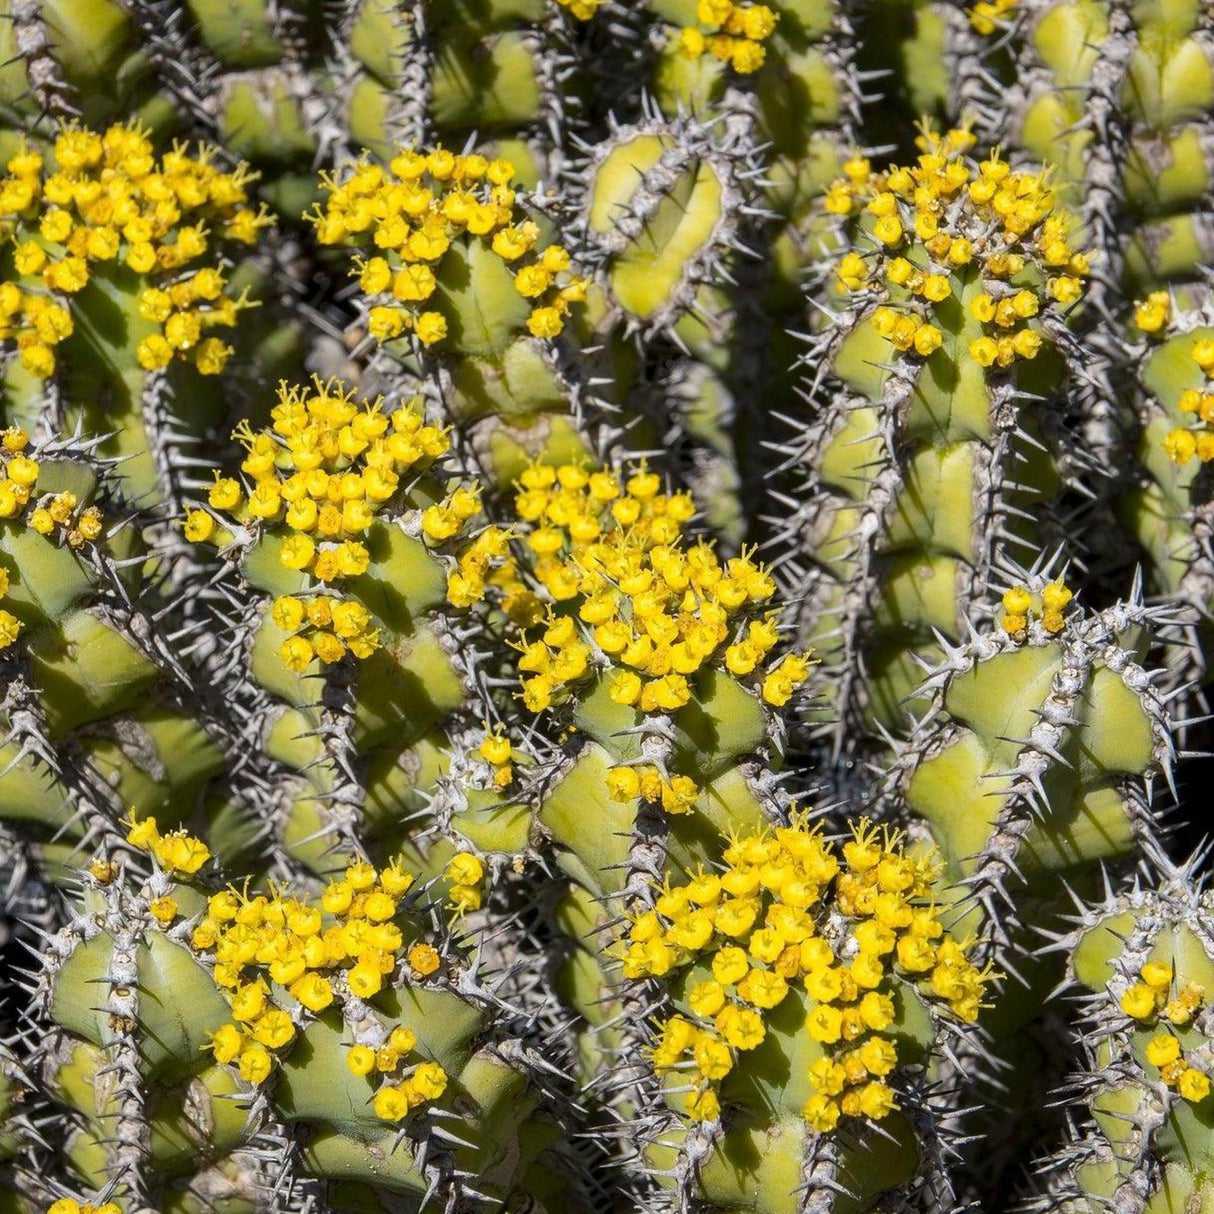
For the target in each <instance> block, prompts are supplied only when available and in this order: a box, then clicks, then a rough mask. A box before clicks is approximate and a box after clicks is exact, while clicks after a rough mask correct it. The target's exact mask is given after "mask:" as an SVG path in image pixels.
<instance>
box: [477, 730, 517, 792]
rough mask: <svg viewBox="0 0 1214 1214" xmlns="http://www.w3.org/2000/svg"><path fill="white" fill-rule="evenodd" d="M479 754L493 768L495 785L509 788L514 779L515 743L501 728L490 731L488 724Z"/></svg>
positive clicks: (500, 787)
mask: <svg viewBox="0 0 1214 1214" xmlns="http://www.w3.org/2000/svg"><path fill="white" fill-rule="evenodd" d="M477 754H479V755H480V757H481V758H482V759H484V760H485V762H486V763H488V764H489V766H490V767H491V768H492V769H493V785H494V787H495V788H499V789H506V788H509V787H510V785H511V784H512V783H513V781H514V762H513V760H514V744H513V743H512V742H511V741H510V739H509V738H508V737H506V735H505V734H504V733H503V732H502V731H501V730H500V729H498V730H494V731H490V729H489V727H488V725H486V726H485V736H484V738H483V739H482V741H481V744H480V746H479V747H478V748H477Z"/></svg>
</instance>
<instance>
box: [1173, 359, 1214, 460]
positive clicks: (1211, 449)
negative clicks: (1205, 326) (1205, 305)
mask: <svg viewBox="0 0 1214 1214" xmlns="http://www.w3.org/2000/svg"><path fill="white" fill-rule="evenodd" d="M1193 361H1194V362H1195V363H1196V364H1197V365H1198V366H1199V367H1200V368H1201V370H1202V373H1203V374H1204V375H1205V377H1206V379H1207V380H1208V381H1209V382H1208V383H1206V384H1204V385H1203V387H1202V388H1186V389H1185V391H1183V392H1182V393H1181V394H1180V400H1179V401H1178V402H1177V404H1178V406H1179V408H1180V411H1181V412H1182V413H1191V414H1193V416H1194V419H1195V421H1196V422H1198V423H1199V424H1200V425H1201V426H1202V427H1207V426H1209V425H1210V424H1211V423H1212V422H1214V340H1211V339H1210V338H1208V337H1207V338H1201V339H1199V340H1197V341H1194V343H1193ZM1163 449H1164V451H1166V452H1167V455H1168V458H1169V459H1170V460H1171V461H1172V462H1173V463H1174V464H1180V465H1184V464H1187V463H1188V462H1189V461H1190V460H1191V459H1192V458H1193V457H1194V456H1196V457H1197V458H1198V459H1199V460H1201V462H1202V463H1203V464H1208V463H1209V462H1210V460H1212V459H1214V430H1208V429H1204V428H1203V429H1192V430H1186V429H1185V428H1183V427H1180V426H1178V427H1177V428H1176V429H1174V430H1171V431H1170V432H1169V433H1168V434H1167V436H1166V437H1165V438H1164V440H1163Z"/></svg>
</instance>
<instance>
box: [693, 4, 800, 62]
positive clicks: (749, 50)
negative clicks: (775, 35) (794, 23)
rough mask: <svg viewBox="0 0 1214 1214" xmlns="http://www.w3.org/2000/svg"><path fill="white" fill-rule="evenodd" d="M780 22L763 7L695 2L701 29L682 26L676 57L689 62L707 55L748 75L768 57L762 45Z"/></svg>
mask: <svg viewBox="0 0 1214 1214" xmlns="http://www.w3.org/2000/svg"><path fill="white" fill-rule="evenodd" d="M779 20H780V18H779V16H778V14H776V13H774V12H773V11H772V10H771V9H770V8H768V7H767V5H766V4H750V3H738V2H737V0H697V3H696V21H697V22H698V23H699V26H703V27H704V28H703V29H701V28H699V27H698V26H685V27H684V28H683V29H682V30H680V31H679V41H678V50H679V54H680V55H684V56H686V57H687V58H688V59H699V58H700V57H701V56H702V55H705V54H709V55H712V57H713V58H714V59H718V60H720V62H722V63H727V64H729V65H730V67H732V68H733V70H734V71H735V72H739V73H740V74H742V75H750V74H751V73H752V72H757V71H758V70H759V68H761V67H762V66H763V63H764V61H765V60H766V58H767V50H766V48H765V47H764V46H763V43H764V41H765V40H766V39H768V38H770V37H771V35H772V31H774V30H775V28H776V23H777V22H778V21H779Z"/></svg>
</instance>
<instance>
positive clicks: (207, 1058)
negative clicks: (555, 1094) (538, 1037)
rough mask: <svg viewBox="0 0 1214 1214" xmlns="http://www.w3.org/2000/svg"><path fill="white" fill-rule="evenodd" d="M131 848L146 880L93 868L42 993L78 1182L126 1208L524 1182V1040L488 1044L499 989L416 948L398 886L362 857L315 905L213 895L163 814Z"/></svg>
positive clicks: (530, 1150) (246, 1203)
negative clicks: (401, 1135)
mask: <svg viewBox="0 0 1214 1214" xmlns="http://www.w3.org/2000/svg"><path fill="white" fill-rule="evenodd" d="M129 840H130V841H131V843H133V844H134V845H135V847H137V848H140V849H143V850H145V851H147V852H149V853H150V855H151V857H152V858H153V868H152V872H151V874H150V876H148V877H147V878H146V879H145V880H137V879H135V878H134V877H133V875H132V874H131V873H130V872H129V871H127V870H126V866H125V864H124V863H123V862H122V861H119V860H116V859H111V860H103V859H98V860H96V861H94V863H93V864H92V866H91V868H90V870H89V876H88V879H87V882H86V888H85V891H84V894H83V901H82V904H81V905H80V907H79V909H78V910H77V911H76V913H75V914H74V916H73V919H72V921H71V922H70V923H69V925H68V926H67V927H66V928H64V929H63V930H62V931H61V932H60V933H59V934H58V935H57V936H56V937H55V938H54V939H53V941H52V942H51V948H50V950H49V953H48V962H47V966H46V969H45V970H44V972H43V973H42V975H41V976H40V977H39V979H38V987H37V991H36V992H35V1008H36V1009H39V1008H40V1009H41V1010H42V1011H43V1013H44V1014H45V1015H46V1017H47V1018H48V1020H49V1021H50V1023H51V1024H53V1025H54V1033H53V1035H52V1036H51V1037H50V1038H49V1039H48V1040H46V1041H45V1042H43V1043H42V1045H41V1047H40V1054H41V1057H42V1060H43V1062H42V1069H43V1077H44V1082H45V1083H46V1084H47V1085H48V1087H50V1088H51V1089H52V1090H53V1093H54V1096H55V1098H56V1099H57V1100H58V1101H60V1102H61V1103H65V1104H66V1105H67V1106H68V1107H69V1108H71V1109H72V1113H71V1114H70V1117H71V1119H72V1122H73V1124H74V1125H78V1127H79V1128H78V1130H77V1131H76V1132H75V1133H74V1134H73V1135H72V1137H71V1139H70V1141H69V1148H68V1151H67V1153H66V1159H65V1160H64V1161H63V1162H65V1163H67V1164H68V1165H69V1168H70V1172H71V1173H72V1175H73V1176H74V1178H75V1182H76V1184H77V1185H79V1184H83V1185H84V1186H86V1187H88V1188H90V1189H91V1190H93V1191H97V1190H100V1189H102V1188H104V1189H105V1191H106V1192H107V1193H110V1194H111V1195H112V1196H113V1197H114V1198H115V1199H116V1203H117V1208H118V1209H120V1210H123V1211H130V1210H145V1209H157V1210H170V1209H171V1210H178V1209H180V1210H183V1211H184V1210H190V1209H196V1208H200V1207H199V1205H198V1203H199V1202H205V1201H207V1200H212V1201H222V1202H223V1203H225V1204H224V1205H223V1208H224V1209H230V1210H233V1211H235V1210H250V1211H251V1210H254V1209H260V1208H264V1203H265V1202H266V1200H267V1199H268V1198H269V1196H270V1194H271V1193H272V1192H273V1191H275V1190H277V1191H279V1192H281V1193H284V1194H287V1193H290V1192H291V1191H292V1190H293V1189H295V1188H303V1189H307V1190H308V1191H310V1192H311V1193H312V1195H313V1197H314V1198H315V1197H316V1196H319V1195H320V1194H321V1193H322V1192H324V1187H323V1186H325V1185H332V1186H335V1187H334V1189H333V1199H334V1200H335V1201H336V1200H340V1201H353V1202H358V1201H365V1200H369V1199H370V1198H371V1197H372V1191H381V1192H396V1193H403V1194H412V1195H414V1199H416V1198H417V1197H420V1196H421V1195H422V1194H424V1193H425V1192H427V1191H428V1190H429V1191H442V1192H444V1193H458V1194H466V1195H467V1196H469V1197H471V1196H474V1195H480V1196H482V1197H486V1198H487V1197H488V1195H489V1194H490V1193H492V1192H495V1191H498V1190H502V1191H508V1190H509V1189H510V1188H511V1187H512V1186H513V1185H514V1184H515V1183H516V1182H517V1179H518V1177H519V1176H520V1175H521V1173H522V1172H523V1170H524V1169H525V1168H526V1166H527V1164H528V1162H529V1159H530V1158H531V1157H532V1156H534V1155H535V1154H537V1153H538V1152H539V1151H541V1150H542V1149H543V1147H544V1145H545V1142H546V1134H545V1132H544V1130H543V1128H542V1126H540V1125H539V1124H538V1123H531V1122H529V1121H528V1120H527V1118H528V1114H529V1109H530V1108H531V1107H533V1106H534V1104H535V1100H534V1098H532V1097H529V1096H528V1094H527V1092H526V1083H527V1080H526V1076H525V1074H524V1073H523V1072H522V1071H521V1070H520V1065H523V1064H525V1059H526V1057H527V1055H528V1049H529V1047H528V1045H527V1044H526V1043H525V1042H523V1041H521V1040H518V1039H510V1038H508V1037H507V1036H499V1037H498V1038H497V1039H496V1040H494V1039H491V1037H490V1023H489V1022H490V1020H491V1018H492V1017H493V1015H494V1012H493V1002H492V998H491V996H490V995H489V994H488V993H487V992H486V993H484V994H480V993H478V992H479V990H480V988H479V987H478V984H477V981H476V978H475V973H474V970H472V969H471V968H468V967H466V966H465V965H463V964H462V963H461V961H460V960H459V958H458V957H456V956H454V955H451V956H448V957H447V958H445V959H444V957H443V956H442V954H440V952H439V951H438V950H437V949H436V948H435V947H434V946H433V945H432V944H430V943H429V942H427V941H426V939H425V927H424V924H425V910H424V906H423V905H421V904H417V903H416V901H415V900H410V901H409V904H408V905H405V904H404V902H403V901H402V899H404V896H405V895H406V894H407V892H408V890H409V888H410V886H411V885H412V881H413V879H412V876H411V875H410V874H409V873H407V872H405V871H404V870H402V869H399V868H397V867H395V866H389V867H388V868H386V869H384V870H380V871H377V870H376V869H374V868H373V867H372V866H371V865H369V864H365V863H362V864H356V865H354V866H352V867H350V868H349V869H347V871H346V873H345V874H344V876H343V877H342V879H340V880H334V881H331V882H330V883H329V884H328V885H327V886H326V887H325V888H324V890H323V892H322V893H321V894H320V895H319V896H311V897H308V896H301V897H291V896H289V895H288V893H287V892H286V891H282V890H276V891H274V892H272V893H271V895H270V896H269V897H266V896H264V895H257V896H256V897H250V896H249V895H248V893H247V892H238V891H236V890H235V889H234V888H232V887H229V888H227V889H221V890H219V891H218V892H215V893H212V894H211V895H210V896H209V898H208V897H207V894H206V891H205V889H203V888H200V887H199V885H198V882H197V881H196V880H191V878H192V877H193V875H194V874H196V873H197V872H198V871H199V870H200V869H201V868H203V866H204V865H206V864H207V862H208V860H209V858H210V857H209V854H208V852H207V849H206V847H205V846H204V845H203V844H202V843H201V842H200V841H199V840H197V839H194V838H191V837H190V836H188V835H186V834H185V833H184V832H175V833H170V834H163V833H161V832H160V831H159V830H158V828H157V825H156V822H155V819H153V818H145V819H142V820H141V821H139V822H137V823H135V824H134V825H133V826H132V827H131V830H130V832H129ZM402 928H403V930H402ZM356 935H357V939H356V938H355V936H356ZM343 941H344V943H343ZM257 943H260V945H261V947H260V949H258V948H257ZM250 944H253V945H254V947H253V948H252V949H250V948H249V945H250ZM254 952H256V953H257V954H258V956H261V955H262V954H265V955H266V957H267V959H266V960H257V959H256V958H254V957H253V955H252V954H253V953H254ZM246 958H249V959H248V960H246ZM268 958H273V959H272V960H271V959H268ZM98 984H101V987H102V988H108V993H107V994H106V995H105V997H104V999H103V1000H102V1002H101V1004H100V1005H97V1003H96V1000H97V999H98V997H99V996H98V995H97V994H96V993H90V992H95V991H96V989H98ZM186 1008H188V1009H189V1015H188V1016H185V1015H183V1011H184V1010H185V1009H186ZM104 1073H108V1074H114V1073H116V1074H118V1076H119V1077H120V1079H121V1083H120V1084H118V1085H117V1088H116V1089H115V1087H114V1086H113V1085H111V1084H103V1083H102V1082H101V1076H102V1074H104ZM444 1097H445V1099H444ZM506 1109H509V1110H510V1115H509V1116H508V1117H507V1116H504V1113H505V1110H506ZM402 1123H405V1131H406V1135H407V1139H406V1141H407V1145H400V1144H398V1143H395V1142H394V1139H396V1138H397V1134H396V1131H395V1129H394V1127H396V1126H399V1125H401V1124H402ZM456 1127H459V1128H456ZM301 1130H306V1131H307V1133H306V1135H303V1136H301V1134H300V1131H301ZM464 1135H471V1136H472V1138H473V1139H474V1141H467V1140H466V1139H465V1138H464V1137H463V1136H464ZM259 1144H260V1145H259ZM51 1183H53V1182H51ZM67 1183H68V1182H67V1181H66V1180H65V1181H64V1185H65V1186H66V1185H67ZM318 1184H319V1185H321V1186H322V1187H320V1188H318V1187H317V1185H318ZM40 1187H42V1188H43V1190H44V1191H46V1189H47V1188H48V1187H49V1185H48V1181H47V1180H46V1179H43V1180H42V1181H41V1185H40ZM52 1191H53V1190H52ZM73 1191H78V1190H76V1189H73ZM66 1200H74V1198H68V1199H66ZM150 1203H155V1204H150Z"/></svg>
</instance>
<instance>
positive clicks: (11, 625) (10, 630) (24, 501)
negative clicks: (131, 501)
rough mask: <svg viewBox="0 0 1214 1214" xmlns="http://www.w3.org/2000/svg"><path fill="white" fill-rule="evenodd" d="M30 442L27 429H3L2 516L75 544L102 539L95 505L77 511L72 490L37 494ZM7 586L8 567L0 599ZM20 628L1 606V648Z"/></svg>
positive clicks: (2, 573) (1, 575)
mask: <svg viewBox="0 0 1214 1214" xmlns="http://www.w3.org/2000/svg"><path fill="white" fill-rule="evenodd" d="M28 446H29V435H28V434H26V432H25V431H24V430H19V429H17V428H16V427H10V428H9V429H7V430H5V431H3V432H2V433H0V520H4V519H15V520H19V521H20V522H21V523H22V524H23V525H24V526H27V527H32V528H33V529H34V530H35V531H37V532H38V534H39V535H52V534H54V533H55V532H56V531H59V532H60V533H61V534H62V535H63V538H64V539H66V541H67V542H68V544H69V545H71V547H73V548H82V547H83V546H84V545H85V544H86V543H89V542H91V541H93V540H96V539H99V538H100V536H101V532H102V521H101V511H100V510H98V509H97V507H96V506H89V507H87V508H86V509H84V510H79V511H78V510H77V507H78V506H79V504H80V503H79V500H78V499H77V497H76V495H75V494H74V493H69V492H63V493H55V494H44V495H43V496H42V497H41V498H39V497H38V496H37V490H38V475H39V473H40V472H41V468H40V467H39V464H38V461H37V460H36V459H33V458H31V457H30V456H28V455H26V453H25V452H26V448H27V447H28ZM31 505H32V509H31ZM8 586H9V581H8V570H6V569H4V568H0V599H2V598H4V596H5V595H6V594H7V593H8ZM20 631H21V621H20V620H18V619H17V617H16V616H15V615H13V614H12V613H11V612H9V611H4V610H2V609H0V649H7V648H8V647H9V646H10V645H11V644H12V643H13V642H14V641H15V640H16V639H17V636H18V634H19V633H20Z"/></svg>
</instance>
